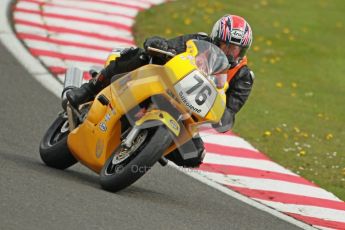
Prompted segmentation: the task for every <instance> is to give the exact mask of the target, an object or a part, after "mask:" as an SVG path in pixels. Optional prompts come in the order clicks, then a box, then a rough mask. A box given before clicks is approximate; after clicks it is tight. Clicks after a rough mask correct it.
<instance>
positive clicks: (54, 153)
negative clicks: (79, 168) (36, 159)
mask: <svg viewBox="0 0 345 230" xmlns="http://www.w3.org/2000/svg"><path fill="white" fill-rule="evenodd" d="M68 134H69V130H68V120H67V117H66V116H64V115H63V114H59V116H58V117H57V118H56V119H55V121H54V122H53V123H52V124H51V126H50V127H49V128H48V130H47V132H46V133H45V134H44V136H43V138H42V140H41V144H40V148H39V151H40V156H41V159H42V161H43V162H44V163H45V164H46V165H48V166H50V167H53V168H57V169H66V168H68V167H70V166H72V165H74V164H75V163H77V160H76V159H75V158H74V157H73V155H72V154H71V152H70V151H69V149H68V145H67V137H68Z"/></svg>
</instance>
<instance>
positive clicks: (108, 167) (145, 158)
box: [100, 126, 172, 192]
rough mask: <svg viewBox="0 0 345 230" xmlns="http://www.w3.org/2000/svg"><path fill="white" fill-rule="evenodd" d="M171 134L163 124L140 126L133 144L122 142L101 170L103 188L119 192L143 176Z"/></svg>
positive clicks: (156, 159) (170, 137)
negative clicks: (140, 128)
mask: <svg viewBox="0 0 345 230" xmlns="http://www.w3.org/2000/svg"><path fill="white" fill-rule="evenodd" d="M171 141H172V136H171V134H170V132H169V131H168V130H167V129H166V127H164V126H160V127H155V128H151V129H144V130H141V132H140V133H139V135H138V136H137V138H136V139H135V141H134V143H133V145H132V147H131V148H130V149H126V148H125V147H123V146H121V145H120V146H119V147H118V148H117V149H116V150H115V151H114V153H113V154H112V155H111V156H110V157H109V159H108V160H107V161H106V163H105V164H104V166H103V168H102V170H101V174H100V184H101V186H102V188H103V189H105V190H108V191H111V192H117V191H119V190H121V189H124V188H126V187H128V186H129V185H131V184H133V183H134V182H135V181H136V180H138V179H139V178H140V177H141V176H143V175H144V174H145V173H146V172H147V171H148V170H149V169H150V168H151V167H152V166H153V165H154V164H155V163H156V162H157V161H158V160H159V159H160V158H161V157H162V155H163V152H164V151H165V150H166V149H167V148H168V147H169V146H170V144H171Z"/></svg>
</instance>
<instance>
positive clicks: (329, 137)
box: [326, 133, 333, 141]
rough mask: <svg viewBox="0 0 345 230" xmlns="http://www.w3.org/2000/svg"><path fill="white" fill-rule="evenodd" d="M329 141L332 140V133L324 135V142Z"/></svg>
mask: <svg viewBox="0 0 345 230" xmlns="http://www.w3.org/2000/svg"><path fill="white" fill-rule="evenodd" d="M331 139H333V134H332V133H328V134H327V135H326V140H328V141H329V140H331Z"/></svg>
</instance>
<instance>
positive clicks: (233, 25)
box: [67, 14, 254, 167]
mask: <svg viewBox="0 0 345 230" xmlns="http://www.w3.org/2000/svg"><path fill="white" fill-rule="evenodd" d="M190 39H197V40H204V41H209V42H212V43H214V44H215V45H217V46H218V47H219V48H220V49H222V50H223V52H224V53H225V54H226V56H227V58H228V60H229V64H230V68H229V70H228V79H227V80H228V82H229V88H228V90H227V91H226V96H227V103H226V110H225V112H224V115H223V117H222V119H221V121H220V122H219V123H217V124H213V125H212V127H213V128H215V129H216V130H217V131H218V132H226V131H228V130H230V129H231V128H232V127H233V125H234V121H235V114H236V113H237V112H238V111H239V110H240V109H241V108H242V106H243V105H244V103H245V102H246V100H247V99H248V96H249V94H250V92H251V89H252V85H253V81H254V74H253V72H252V71H251V70H250V69H249V68H248V66H247V58H246V56H245V55H246V52H247V50H248V49H249V47H250V46H251V43H252V30H251V28H250V26H249V24H248V22H247V21H246V20H245V19H243V18H242V17H240V16H236V15H230V14H229V15H225V16H223V17H222V18H220V19H219V20H218V21H217V22H216V23H215V24H214V26H213V29H212V32H211V35H210V36H207V34H205V33H197V34H188V35H183V36H179V37H176V38H172V39H169V40H166V39H164V38H161V37H158V36H154V37H151V38H148V39H146V41H145V42H144V49H141V48H129V49H125V50H124V51H122V53H121V56H120V57H119V58H117V59H116V60H115V61H111V62H110V64H109V65H108V66H107V67H106V68H104V69H103V70H102V71H101V72H100V73H99V74H98V75H97V76H96V77H95V78H93V79H92V80H90V82H88V83H85V84H83V85H82V86H81V87H80V88H76V89H73V90H70V91H68V92H67V99H68V101H69V102H70V104H71V105H72V106H73V107H75V108H76V107H78V106H79V105H80V104H83V103H86V102H88V101H91V100H92V99H93V98H94V97H95V95H96V94H97V93H98V92H100V91H101V90H102V89H103V88H104V87H106V86H107V85H109V84H110V79H111V78H112V77H113V76H114V75H115V74H121V73H125V72H129V71H132V70H134V69H136V68H139V67H141V66H143V65H146V64H148V63H149V58H148V56H147V53H148V52H149V51H147V47H153V48H157V49H161V50H166V51H172V52H175V53H177V54H178V53H182V52H184V51H185V49H186V42H187V41H188V40H190ZM166 61H168V58H167V57H166V56H162V55H160V56H156V57H154V61H153V63H155V64H164V63H165V62H166ZM191 151H192V152H195V155H194V157H192V158H188V159H185V158H184V157H183V154H178V152H173V153H172V154H169V155H168V158H169V159H170V160H173V161H174V162H175V163H176V164H178V165H180V166H186V167H196V166H198V165H200V164H201V163H202V160H203V157H204V153H205V151H204V145H203V142H202V140H201V138H200V137H195V138H193V139H192V141H189V142H187V143H186V144H184V145H182V146H180V147H179V152H185V153H190V152H191ZM188 155H190V154H188Z"/></svg>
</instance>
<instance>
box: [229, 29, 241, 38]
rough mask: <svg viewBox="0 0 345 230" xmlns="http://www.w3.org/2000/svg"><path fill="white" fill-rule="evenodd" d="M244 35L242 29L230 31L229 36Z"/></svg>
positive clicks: (238, 36)
mask: <svg viewBox="0 0 345 230" xmlns="http://www.w3.org/2000/svg"><path fill="white" fill-rule="evenodd" d="M243 36H244V32H243V31H242V30H233V31H231V37H233V38H237V39H242V38H243Z"/></svg>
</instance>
